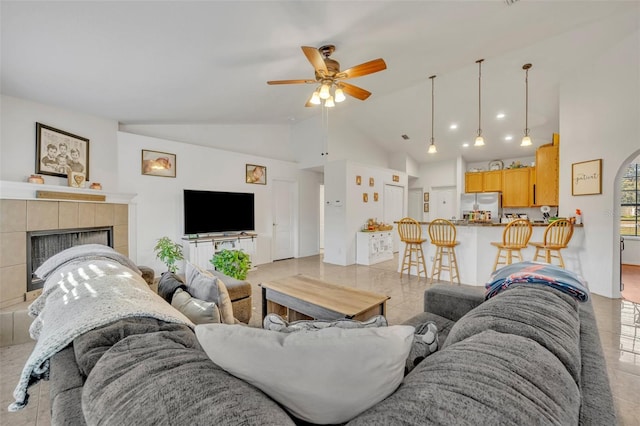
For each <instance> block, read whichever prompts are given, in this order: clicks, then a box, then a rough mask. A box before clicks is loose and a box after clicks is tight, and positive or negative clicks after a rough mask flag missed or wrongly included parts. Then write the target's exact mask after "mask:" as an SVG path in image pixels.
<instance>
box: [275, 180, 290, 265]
mask: <svg viewBox="0 0 640 426" xmlns="http://www.w3.org/2000/svg"><path fill="white" fill-rule="evenodd" d="M272 182H273V244H274V247H273V260H282V259H289V258H292V257H293V256H294V253H295V247H294V242H295V239H294V237H295V233H294V231H295V228H294V226H295V217H294V208H293V207H294V195H295V187H294V183H293V182H289V181H283V180H276V179H274V180H273V181H272Z"/></svg>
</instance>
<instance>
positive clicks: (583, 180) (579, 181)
mask: <svg viewBox="0 0 640 426" xmlns="http://www.w3.org/2000/svg"><path fill="white" fill-rule="evenodd" d="M594 194H602V159H598V160H591V161H583V162H581V163H573V164H572V165H571V195H594Z"/></svg>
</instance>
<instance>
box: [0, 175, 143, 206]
mask: <svg viewBox="0 0 640 426" xmlns="http://www.w3.org/2000/svg"><path fill="white" fill-rule="evenodd" d="M36 191H56V192H67V193H73V194H91V195H96V194H100V195H104V196H105V197H106V200H105V202H106V203H114V204H132V203H133V202H134V198H135V197H136V196H137V195H138V194H127V193H118V192H105V191H102V190H95V189H86V188H72V187H69V186H61V185H46V184H37V183H28V182H13V181H6V180H2V181H0V198H2V199H11V200H43V199H41V198H36ZM63 201H68V200H63ZM74 201H75V200H74ZM78 202H83V201H78Z"/></svg>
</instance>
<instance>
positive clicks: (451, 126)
mask: <svg viewBox="0 0 640 426" xmlns="http://www.w3.org/2000/svg"><path fill="white" fill-rule="evenodd" d="M457 128H458V125H457V124H456V123H451V125H450V126H449V129H451V130H455V129H457Z"/></svg>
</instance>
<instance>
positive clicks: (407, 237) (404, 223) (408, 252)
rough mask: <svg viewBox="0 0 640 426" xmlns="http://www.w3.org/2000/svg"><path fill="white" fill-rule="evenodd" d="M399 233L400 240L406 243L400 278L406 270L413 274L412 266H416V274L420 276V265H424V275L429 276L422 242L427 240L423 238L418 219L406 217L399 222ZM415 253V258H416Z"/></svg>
mask: <svg viewBox="0 0 640 426" xmlns="http://www.w3.org/2000/svg"><path fill="white" fill-rule="evenodd" d="M398 233H399V234H400V240H401V241H402V242H403V243H404V244H405V246H404V255H403V257H402V268H401V269H400V278H402V273H403V272H404V271H405V270H406V271H407V274H408V275H409V276H411V267H412V266H415V267H416V275H418V278H420V267H421V266H422V272H424V277H425V278H428V277H427V264H426V263H425V260H424V252H423V250H422V243H424V242H425V241H427V240H426V239H425V238H422V228H421V226H420V224H419V223H418V221H417V220H415V219H413V218H410V217H405V218H403V219H400V221H399V222H398ZM414 253H415V259H414V256H413V255H414Z"/></svg>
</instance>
